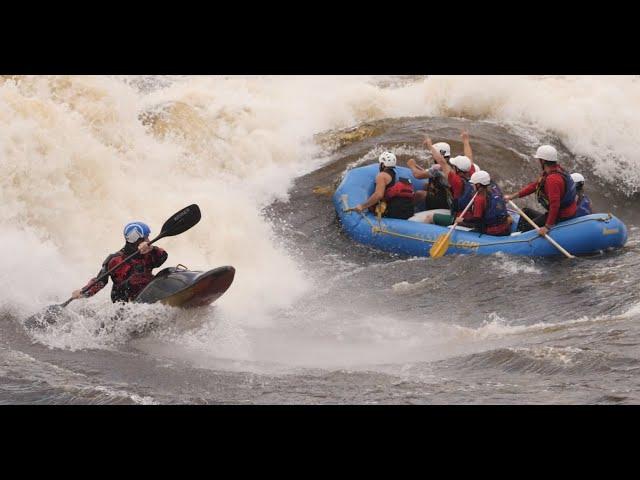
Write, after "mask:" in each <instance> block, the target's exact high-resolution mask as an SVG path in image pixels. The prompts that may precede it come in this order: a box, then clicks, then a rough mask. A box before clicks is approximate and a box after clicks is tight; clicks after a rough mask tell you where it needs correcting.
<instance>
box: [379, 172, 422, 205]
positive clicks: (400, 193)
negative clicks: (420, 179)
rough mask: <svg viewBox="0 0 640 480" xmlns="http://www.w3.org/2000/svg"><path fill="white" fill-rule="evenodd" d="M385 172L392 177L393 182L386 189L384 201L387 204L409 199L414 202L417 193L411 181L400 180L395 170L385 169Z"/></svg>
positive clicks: (407, 179)
mask: <svg viewBox="0 0 640 480" xmlns="http://www.w3.org/2000/svg"><path fill="white" fill-rule="evenodd" d="M383 172H386V173H388V174H389V175H391V182H390V183H389V185H387V186H386V187H385V189H384V199H385V201H386V202H387V203H388V202H389V201H390V200H393V199H395V198H408V199H411V200H412V201H413V197H414V195H415V191H414V189H413V184H412V183H411V179H409V178H403V177H399V178H398V174H397V173H396V170H395V168H385V169H384V170H383Z"/></svg>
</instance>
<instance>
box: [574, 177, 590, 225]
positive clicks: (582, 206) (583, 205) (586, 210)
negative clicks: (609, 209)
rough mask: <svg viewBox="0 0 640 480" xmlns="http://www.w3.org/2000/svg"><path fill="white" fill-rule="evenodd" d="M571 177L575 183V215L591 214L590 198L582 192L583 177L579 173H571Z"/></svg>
mask: <svg viewBox="0 0 640 480" xmlns="http://www.w3.org/2000/svg"><path fill="white" fill-rule="evenodd" d="M571 178H572V179H573V181H574V182H575V184H576V192H577V197H576V204H577V205H578V209H577V211H576V217H584V216H585V215H591V214H592V213H593V208H592V207H591V200H590V199H589V197H587V194H586V193H584V177H583V176H582V175H581V174H580V173H572V174H571Z"/></svg>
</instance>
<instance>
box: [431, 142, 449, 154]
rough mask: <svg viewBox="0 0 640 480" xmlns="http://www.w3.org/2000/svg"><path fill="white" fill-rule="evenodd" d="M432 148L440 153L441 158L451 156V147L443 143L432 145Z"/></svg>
mask: <svg viewBox="0 0 640 480" xmlns="http://www.w3.org/2000/svg"><path fill="white" fill-rule="evenodd" d="M433 147H434V148H435V149H436V150H438V151H439V152H440V155H442V156H443V157H450V156H451V146H450V145H449V144H448V143H445V142H438V143H435V144H434V145H433Z"/></svg>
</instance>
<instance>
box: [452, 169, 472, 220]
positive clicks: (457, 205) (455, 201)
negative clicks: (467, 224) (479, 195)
mask: <svg viewBox="0 0 640 480" xmlns="http://www.w3.org/2000/svg"><path fill="white" fill-rule="evenodd" d="M456 175H458V176H459V177H460V178H461V179H462V184H463V185H464V189H463V190H462V195H460V197H459V198H453V195H452V196H451V215H452V216H454V217H457V216H458V213H460V212H462V211H463V210H464V209H465V208H466V206H467V205H469V202H470V201H471V199H472V198H473V195H474V193H475V189H474V188H473V185H472V184H471V182H470V181H469V180H467V179H466V178H464V177H463V176H462V175H460V174H456ZM450 191H451V190H450Z"/></svg>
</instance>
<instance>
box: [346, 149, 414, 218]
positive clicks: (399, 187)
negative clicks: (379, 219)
mask: <svg viewBox="0 0 640 480" xmlns="http://www.w3.org/2000/svg"><path fill="white" fill-rule="evenodd" d="M378 163H379V164H380V173H378V175H376V181H375V190H374V191H373V193H372V194H371V196H370V197H369V198H368V199H367V201H366V202H364V203H362V204H360V205H358V206H356V207H355V208H354V210H356V211H358V212H363V211H364V210H366V209H368V208H371V207H374V206H375V205H376V204H377V203H378V202H381V201H382V200H384V201H385V203H386V210H385V211H384V213H383V216H385V217H389V218H400V219H403V220H406V219H408V218H410V217H412V216H413V211H414V210H413V202H414V195H415V191H414V189H413V185H412V183H411V180H410V179H408V178H401V177H398V174H397V172H396V169H395V167H396V163H397V160H396V156H395V155H394V154H393V153H391V152H384V153H383V154H382V155H380V157H379V158H378Z"/></svg>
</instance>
